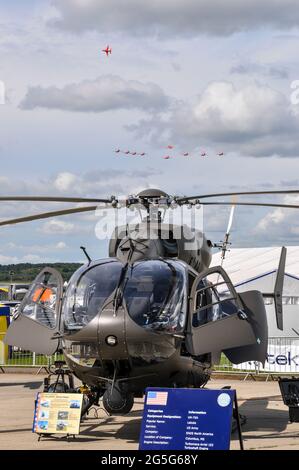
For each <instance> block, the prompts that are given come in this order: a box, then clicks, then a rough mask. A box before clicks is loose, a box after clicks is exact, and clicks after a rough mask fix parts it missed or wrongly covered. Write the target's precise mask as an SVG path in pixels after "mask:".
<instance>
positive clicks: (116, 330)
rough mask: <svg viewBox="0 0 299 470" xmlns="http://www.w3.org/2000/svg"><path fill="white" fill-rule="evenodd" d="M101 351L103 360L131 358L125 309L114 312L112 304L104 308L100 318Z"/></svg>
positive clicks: (99, 336) (121, 308)
mask: <svg viewBox="0 0 299 470" xmlns="http://www.w3.org/2000/svg"><path fill="white" fill-rule="evenodd" d="M98 327H99V329H98V340H99V351H100V357H101V359H102V360H124V359H128V358H129V354H128V348H127V342H126V331H125V312H124V309H123V307H119V308H118V309H117V311H116V312H115V311H114V307H113V305H112V303H110V304H109V305H108V306H107V307H106V308H104V309H103V310H102V312H101V314H100V316H99V326H98Z"/></svg>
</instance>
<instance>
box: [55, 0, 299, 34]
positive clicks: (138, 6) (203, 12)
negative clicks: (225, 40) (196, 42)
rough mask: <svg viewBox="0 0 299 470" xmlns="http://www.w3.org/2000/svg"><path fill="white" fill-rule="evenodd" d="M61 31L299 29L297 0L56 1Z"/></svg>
mask: <svg viewBox="0 0 299 470" xmlns="http://www.w3.org/2000/svg"><path fill="white" fill-rule="evenodd" d="M54 5H55V6H56V8H57V10H58V16H57V18H54V19H52V20H51V24H52V25H55V26H56V27H59V28H62V29H66V30H69V31H72V32H75V33H81V32H84V31H89V30H93V31H98V32H100V33H109V34H111V33H112V32H126V33H129V34H131V35H145V34H147V35H157V36H160V37H169V36H186V37H190V36H198V35H200V34H211V35H221V36H228V35H230V34H233V33H236V32H239V31H248V30H250V29H254V30H255V29H258V28H264V27H271V28H276V29H287V30H289V29H290V28H293V27H297V26H298V25H299V9H298V2H297V0H263V2H261V1H260V0H242V1H240V0H225V1H223V0H213V2H211V1H209V0H163V1H160V0H151V1H140V0H126V2H123V1H121V0H110V1H109V3H107V2H106V1H104V0H54Z"/></svg>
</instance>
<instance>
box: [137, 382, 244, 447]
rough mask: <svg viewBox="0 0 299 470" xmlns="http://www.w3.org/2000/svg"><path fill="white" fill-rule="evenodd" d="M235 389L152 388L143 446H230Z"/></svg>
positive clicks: (144, 417)
mask: <svg viewBox="0 0 299 470" xmlns="http://www.w3.org/2000/svg"><path fill="white" fill-rule="evenodd" d="M234 399H235V390H207V389H182V388H176V389H173V388H148V389H147V390H146V396H145V403H144V411H143V419H142V427H141V434H140V440H139V449H141V450H229V447H230V435H231V421H232V413H233V403H234Z"/></svg>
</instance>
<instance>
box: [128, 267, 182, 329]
mask: <svg viewBox="0 0 299 470" xmlns="http://www.w3.org/2000/svg"><path fill="white" fill-rule="evenodd" d="M185 277H186V274H185V270H184V268H183V266H182V265H181V264H180V263H178V262H175V261H168V260H167V261H160V260H147V261H140V262H137V263H134V264H133V265H132V266H131V267H129V268H128V273H127V281H126V283H125V286H124V292H123V296H124V300H125V303H126V306H127V309H128V313H129V315H130V317H131V318H132V320H134V321H135V322H136V323H137V324H138V325H140V326H143V327H145V328H149V329H152V330H163V331H165V330H166V331H169V332H172V331H180V330H182V329H183V327H184V323H185V318H186V301H187V295H186V284H187V282H186V280H185Z"/></svg>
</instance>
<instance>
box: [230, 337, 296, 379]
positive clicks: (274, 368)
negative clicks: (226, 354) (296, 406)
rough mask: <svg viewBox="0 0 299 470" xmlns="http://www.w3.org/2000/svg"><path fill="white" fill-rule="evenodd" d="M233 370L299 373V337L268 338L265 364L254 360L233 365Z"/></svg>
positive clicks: (271, 373) (279, 373)
mask: <svg viewBox="0 0 299 470" xmlns="http://www.w3.org/2000/svg"><path fill="white" fill-rule="evenodd" d="M233 368H234V369H235V370H238V369H241V370H245V371H256V370H257V373H259V374H260V373H267V374H270V375H273V374H278V375H281V374H299V338H298V337H296V338H269V341H268V353H267V359H266V362H265V364H264V365H263V364H261V363H256V362H254V361H250V362H245V363H242V364H237V365H233Z"/></svg>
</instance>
